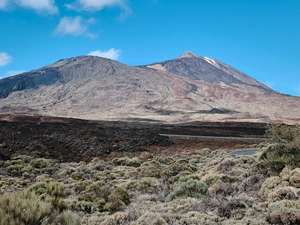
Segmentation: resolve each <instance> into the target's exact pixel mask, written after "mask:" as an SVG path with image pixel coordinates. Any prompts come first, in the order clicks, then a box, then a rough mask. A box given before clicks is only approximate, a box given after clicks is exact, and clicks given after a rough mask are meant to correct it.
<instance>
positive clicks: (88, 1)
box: [66, 0, 125, 11]
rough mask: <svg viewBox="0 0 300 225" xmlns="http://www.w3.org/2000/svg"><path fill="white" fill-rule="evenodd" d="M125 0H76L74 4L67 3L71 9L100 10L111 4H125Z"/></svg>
mask: <svg viewBox="0 0 300 225" xmlns="http://www.w3.org/2000/svg"><path fill="white" fill-rule="evenodd" d="M124 5H125V2H124V0H76V1H75V2H74V3H72V4H66V6H67V7H68V8H70V9H75V10H87V11H98V10H101V9H103V8H105V7H110V6H121V7H122V6H124Z"/></svg>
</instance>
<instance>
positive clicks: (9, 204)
mask: <svg viewBox="0 0 300 225" xmlns="http://www.w3.org/2000/svg"><path fill="white" fill-rule="evenodd" d="M50 212H51V205H50V204H49V203H47V202H44V201H41V200H40V199H39V197H38V196H37V195H35V194H34V193H32V192H20V193H14V194H5V195H1V196H0V218H1V219H0V225H8V224H11V225H27V224H40V223H41V221H42V220H43V219H44V218H46V216H48V215H49V214H50Z"/></svg>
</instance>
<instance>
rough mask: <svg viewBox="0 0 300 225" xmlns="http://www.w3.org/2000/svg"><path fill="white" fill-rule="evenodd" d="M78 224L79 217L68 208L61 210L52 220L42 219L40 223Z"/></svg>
mask: <svg viewBox="0 0 300 225" xmlns="http://www.w3.org/2000/svg"><path fill="white" fill-rule="evenodd" d="M50 224H51V225H80V218H79V217H78V216H77V215H75V214H73V213H72V212H71V211H70V210H66V211H63V212H62V213H61V214H60V215H58V216H57V217H56V218H55V219H54V221H50V219H48V220H45V221H43V223H42V225H50Z"/></svg>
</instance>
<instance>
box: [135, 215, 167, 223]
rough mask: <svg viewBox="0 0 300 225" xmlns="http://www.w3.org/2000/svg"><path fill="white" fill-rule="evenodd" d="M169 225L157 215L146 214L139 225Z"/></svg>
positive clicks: (139, 220)
mask: <svg viewBox="0 0 300 225" xmlns="http://www.w3.org/2000/svg"><path fill="white" fill-rule="evenodd" d="M149 224H151V225H167V222H166V221H165V220H164V219H163V218H162V217H161V216H160V215H159V214H157V213H145V214H144V215H142V216H141V217H140V218H139V219H138V221H137V225H149Z"/></svg>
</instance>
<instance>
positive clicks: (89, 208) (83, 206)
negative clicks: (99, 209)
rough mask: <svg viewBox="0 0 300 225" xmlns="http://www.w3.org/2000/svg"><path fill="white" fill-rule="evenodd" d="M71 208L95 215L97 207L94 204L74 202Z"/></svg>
mask: <svg viewBox="0 0 300 225" xmlns="http://www.w3.org/2000/svg"><path fill="white" fill-rule="evenodd" d="M70 208H71V209H72V210H75V211H83V212H85V213H94V212H95V211H96V207H95V206H94V204H93V203H92V202H86V201H74V202H72V203H71V204H70Z"/></svg>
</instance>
